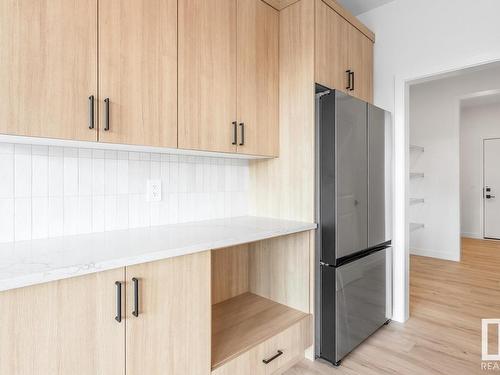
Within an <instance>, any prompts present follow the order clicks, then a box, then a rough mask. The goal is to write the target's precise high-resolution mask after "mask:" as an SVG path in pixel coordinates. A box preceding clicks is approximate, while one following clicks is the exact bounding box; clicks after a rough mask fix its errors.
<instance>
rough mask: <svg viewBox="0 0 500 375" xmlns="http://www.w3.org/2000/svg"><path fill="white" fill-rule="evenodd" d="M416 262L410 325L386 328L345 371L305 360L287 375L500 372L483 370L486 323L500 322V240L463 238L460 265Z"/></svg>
mask: <svg viewBox="0 0 500 375" xmlns="http://www.w3.org/2000/svg"><path fill="white" fill-rule="evenodd" d="M410 263H411V265H410V268H411V276H410V288H411V291H410V294H411V303H410V311H411V312H410V315H411V317H410V319H409V320H408V321H407V322H406V323H405V324H400V323H395V322H393V323H391V324H390V325H388V326H386V327H382V328H381V329H380V330H379V331H377V332H376V333H375V334H374V335H373V336H372V337H370V338H369V339H368V340H367V341H366V342H364V343H363V344H362V345H360V346H359V347H358V348H357V349H356V350H355V351H354V352H353V353H351V354H350V355H349V356H348V357H347V358H345V359H344V361H343V362H342V366H340V367H339V368H333V367H331V366H329V365H326V364H323V363H320V362H317V361H316V362H310V361H308V360H303V361H302V362H300V363H299V364H297V365H296V366H295V367H293V368H291V369H290V370H288V371H287V372H285V374H286V375H298V374H301V375H326V374H350V375H358V374H360V375H365V374H367V375H369V374H400V375H407V374H408V375H413V374H418V375H420V374H426V375H431V374H453V375H469V374H488V373H491V374H494V373H500V371H498V370H497V371H485V370H482V369H481V319H482V318H495V319H500V241H482V240H473V239H465V238H464V239H462V260H461V262H459V263H458V262H451V261H445V260H439V259H434V258H427V257H419V256H412V257H411V262H410ZM494 339H495V340H496V337H494ZM498 364H499V365H500V363H498Z"/></svg>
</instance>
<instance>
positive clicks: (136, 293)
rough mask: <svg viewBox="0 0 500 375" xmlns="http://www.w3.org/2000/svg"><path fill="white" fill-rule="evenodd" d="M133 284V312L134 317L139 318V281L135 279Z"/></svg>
mask: <svg viewBox="0 0 500 375" xmlns="http://www.w3.org/2000/svg"><path fill="white" fill-rule="evenodd" d="M132 282H133V283H134V311H132V315H133V316H135V317H136V318H137V317H138V316H139V279H137V278H135V277H134V278H133V279H132Z"/></svg>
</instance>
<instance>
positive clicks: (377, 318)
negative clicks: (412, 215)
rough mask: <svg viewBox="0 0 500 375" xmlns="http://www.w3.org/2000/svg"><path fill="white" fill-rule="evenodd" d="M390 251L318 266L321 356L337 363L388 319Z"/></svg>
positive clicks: (389, 308)
mask: <svg viewBox="0 0 500 375" xmlns="http://www.w3.org/2000/svg"><path fill="white" fill-rule="evenodd" d="M390 256H391V250H390V248H387V249H384V250H380V251H377V252H375V253H372V254H370V255H367V256H365V257H363V258H360V259H358V260H356V261H353V262H351V263H347V264H345V265H343V266H340V267H337V268H335V267H321V279H322V296H321V357H323V358H324V359H327V360H328V361H330V362H332V363H337V362H339V361H340V360H341V359H342V358H343V357H345V356H346V355H347V354H348V353H349V352H351V351H352V350H353V349H354V348H355V347H356V346H358V345H359V344H361V343H362V342H363V341H364V340H365V339H366V338H368V336H370V335H371V334H372V333H374V332H375V331H376V330H377V329H378V328H379V327H381V326H382V325H383V324H384V323H385V322H386V321H387V320H388V319H390V317H391V304H390V301H391V298H390V297H391V295H390V294H391V292H390V287H391V285H390V280H391V272H390V262H391V259H390Z"/></svg>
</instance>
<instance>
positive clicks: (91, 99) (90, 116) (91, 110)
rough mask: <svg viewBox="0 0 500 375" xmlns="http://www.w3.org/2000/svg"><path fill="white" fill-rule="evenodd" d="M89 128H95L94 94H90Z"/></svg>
mask: <svg viewBox="0 0 500 375" xmlns="http://www.w3.org/2000/svg"><path fill="white" fill-rule="evenodd" d="M89 129H94V95H90V96H89Z"/></svg>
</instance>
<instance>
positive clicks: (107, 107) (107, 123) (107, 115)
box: [104, 98, 109, 131]
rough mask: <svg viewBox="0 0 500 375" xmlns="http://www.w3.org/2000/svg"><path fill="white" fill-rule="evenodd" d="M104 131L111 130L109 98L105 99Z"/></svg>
mask: <svg viewBox="0 0 500 375" xmlns="http://www.w3.org/2000/svg"><path fill="white" fill-rule="evenodd" d="M104 131H109V98H106V99H104Z"/></svg>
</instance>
